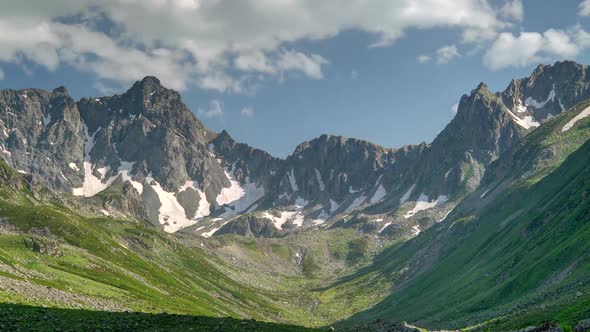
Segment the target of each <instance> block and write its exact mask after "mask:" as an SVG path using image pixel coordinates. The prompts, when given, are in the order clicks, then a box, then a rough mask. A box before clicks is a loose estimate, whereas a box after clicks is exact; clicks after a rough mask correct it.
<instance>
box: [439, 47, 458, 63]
mask: <svg viewBox="0 0 590 332" xmlns="http://www.w3.org/2000/svg"><path fill="white" fill-rule="evenodd" d="M460 55H461V54H459V50H458V49H457V46H456V45H447V46H443V47H441V48H439V49H438V50H436V62H437V63H439V64H445V63H449V61H451V60H453V59H454V58H456V57H458V56H460Z"/></svg>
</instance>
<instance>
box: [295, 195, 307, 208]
mask: <svg viewBox="0 0 590 332" xmlns="http://www.w3.org/2000/svg"><path fill="white" fill-rule="evenodd" d="M307 204H309V202H308V201H306V200H305V199H304V198H302V197H297V198H296V199H295V207H296V208H298V209H302V208H304V207H306V206H307Z"/></svg>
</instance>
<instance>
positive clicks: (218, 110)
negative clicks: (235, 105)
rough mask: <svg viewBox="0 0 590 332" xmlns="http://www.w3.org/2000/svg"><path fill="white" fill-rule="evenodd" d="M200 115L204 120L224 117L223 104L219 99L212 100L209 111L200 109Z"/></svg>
mask: <svg viewBox="0 0 590 332" xmlns="http://www.w3.org/2000/svg"><path fill="white" fill-rule="evenodd" d="M199 115H200V116H202V117H204V118H220V117H222V116H223V108H222V107H221V102H220V101H219V100H217V99H214V100H212V101H211V102H210V103H209V108H208V109H201V108H199Z"/></svg>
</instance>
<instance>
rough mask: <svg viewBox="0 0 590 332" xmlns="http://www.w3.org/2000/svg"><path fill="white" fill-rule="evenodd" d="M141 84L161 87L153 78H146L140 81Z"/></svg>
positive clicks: (155, 78)
mask: <svg viewBox="0 0 590 332" xmlns="http://www.w3.org/2000/svg"><path fill="white" fill-rule="evenodd" d="M141 84H143V85H156V86H162V84H161V83H160V80H159V79H158V78H157V77H155V76H146V77H144V78H143V79H142V80H141Z"/></svg>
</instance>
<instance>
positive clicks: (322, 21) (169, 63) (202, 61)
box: [0, 0, 505, 92]
mask: <svg viewBox="0 0 590 332" xmlns="http://www.w3.org/2000/svg"><path fill="white" fill-rule="evenodd" d="M66 22H67V23H66ZM105 22H112V26H111V25H110V24H106V25H105V24H104V23H105ZM99 26H110V28H109V29H108V30H109V31H108V32H105V31H101V30H98V28H97V27H99ZM504 26H505V23H504V22H502V20H501V19H500V18H499V13H498V10H497V9H494V8H493V7H492V6H490V5H489V3H488V0H455V1H447V0H424V1H411V0H373V1H371V3H370V5H368V4H367V2H365V1H355V2H350V3H347V5H346V6H342V3H341V1H338V0H325V1H311V0H300V1H295V0H282V1H275V0H244V1H233V0H54V1H51V2H49V1H46V0H21V1H12V2H9V3H6V4H3V6H2V12H1V13H0V61H4V62H12V63H17V64H20V65H22V66H26V65H27V62H32V63H35V64H39V65H41V66H43V67H45V68H47V69H48V70H56V69H57V68H58V67H60V66H64V65H66V66H71V67H74V68H76V69H78V70H82V71H86V72H90V73H93V74H95V75H96V76H97V79H98V80H112V81H118V82H120V83H128V82H131V81H133V80H137V79H141V78H142V77H143V76H145V75H156V76H158V77H159V78H160V79H161V80H162V82H163V83H164V84H165V85H168V86H170V87H173V88H175V89H179V90H182V89H187V88H190V87H191V86H200V87H202V88H206V89H213V90H218V91H231V92H245V91H248V90H249V89H248V87H247V86H246V85H249V84H252V82H254V83H256V82H257V81H261V80H262V81H263V80H267V79H269V78H282V77H284V76H285V75H284V74H285V73H287V72H295V73H300V74H302V75H304V76H306V77H309V78H312V79H321V78H323V77H324V72H323V68H324V66H325V65H327V64H328V63H329V61H328V59H325V58H324V57H322V55H320V54H313V53H308V52H303V51H301V50H297V49H289V50H286V49H285V45H287V44H289V45H292V44H291V43H292V42H295V41H299V40H305V39H307V40H319V39H326V38H330V37H333V36H335V35H337V34H339V33H340V32H342V31H345V30H350V29H358V30H362V31H365V32H368V33H371V34H373V35H374V36H375V37H374V38H375V42H374V46H388V45H391V44H392V43H393V42H394V41H395V40H396V39H398V38H400V37H402V36H403V35H404V33H405V31H407V30H408V29H412V28H417V29H431V28H439V27H442V28H446V27H449V28H457V29H460V30H463V31H470V30H473V31H487V32H488V33H489V31H497V30H499V29H501V28H502V27H504Z"/></svg>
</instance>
